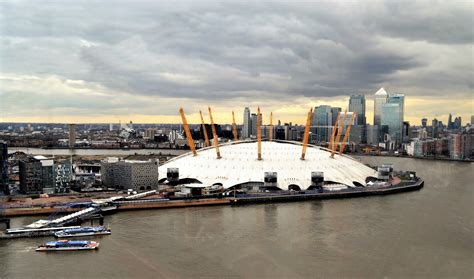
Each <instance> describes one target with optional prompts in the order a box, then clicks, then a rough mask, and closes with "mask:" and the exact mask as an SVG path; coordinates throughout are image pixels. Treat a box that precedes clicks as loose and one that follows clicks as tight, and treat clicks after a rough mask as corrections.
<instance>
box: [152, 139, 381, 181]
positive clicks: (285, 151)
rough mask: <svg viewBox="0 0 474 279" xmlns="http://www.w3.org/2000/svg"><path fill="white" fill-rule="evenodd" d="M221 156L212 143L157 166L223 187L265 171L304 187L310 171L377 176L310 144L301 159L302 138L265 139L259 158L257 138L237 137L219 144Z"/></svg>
mask: <svg viewBox="0 0 474 279" xmlns="http://www.w3.org/2000/svg"><path fill="white" fill-rule="evenodd" d="M219 149H220V153H221V157H222V158H221V159H217V156H216V152H215V149H214V148H213V147H209V148H204V149H200V150H198V151H197V156H193V154H192V153H191V152H189V153H186V154H183V155H181V156H178V157H175V158H173V159H171V160H169V161H168V162H166V163H165V164H163V165H161V166H160V167H159V168H158V172H159V177H160V179H162V178H166V175H167V169H168V168H179V178H180V179H183V178H192V179H197V180H199V181H200V182H202V183H203V184H207V185H212V184H215V183H221V184H222V185H223V186H224V188H229V187H232V186H234V185H237V184H242V183H246V182H263V181H264V173H265V172H277V187H278V188H280V189H282V190H287V189H288V186H289V185H292V184H295V185H298V186H299V187H300V188H301V189H302V190H304V189H307V188H308V187H309V186H310V185H311V172H313V171H321V172H324V180H325V181H332V182H336V183H341V184H345V185H348V186H354V181H356V182H358V183H360V184H362V185H365V184H366V183H365V179H366V178H367V177H368V176H373V177H377V172H376V171H375V170H373V169H372V168H369V167H367V166H365V165H364V164H362V163H360V162H358V161H356V160H354V159H352V158H351V157H349V156H346V155H343V156H339V155H337V154H336V155H334V159H333V158H330V155H331V152H330V151H328V150H327V149H325V148H322V147H319V146H312V145H309V146H308V148H307V150H306V156H305V158H306V159H305V160H301V159H300V157H301V150H302V146H301V143H299V142H282V141H273V142H269V141H263V142H262V158H263V160H261V161H259V160H257V142H256V141H238V142H231V143H227V144H223V145H219Z"/></svg>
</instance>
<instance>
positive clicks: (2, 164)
mask: <svg viewBox="0 0 474 279" xmlns="http://www.w3.org/2000/svg"><path fill="white" fill-rule="evenodd" d="M1 193H4V194H5V195H8V194H9V193H10V190H9V188H8V145H7V143H6V142H3V141H0V194H1Z"/></svg>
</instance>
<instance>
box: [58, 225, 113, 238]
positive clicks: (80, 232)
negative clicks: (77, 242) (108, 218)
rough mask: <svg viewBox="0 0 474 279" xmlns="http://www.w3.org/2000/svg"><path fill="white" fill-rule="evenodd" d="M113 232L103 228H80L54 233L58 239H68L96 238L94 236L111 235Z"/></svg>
mask: <svg viewBox="0 0 474 279" xmlns="http://www.w3.org/2000/svg"><path fill="white" fill-rule="evenodd" d="M111 233H112V232H111V231H110V229H108V228H105V227H103V226H98V227H80V228H72V229H65V230H62V231H58V232H55V233H54V236H55V237H57V238H68V237H82V236H94V235H109V234H111Z"/></svg>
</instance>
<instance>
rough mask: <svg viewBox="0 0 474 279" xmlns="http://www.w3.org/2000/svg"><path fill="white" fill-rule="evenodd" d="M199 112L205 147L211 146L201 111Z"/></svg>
mask: <svg viewBox="0 0 474 279" xmlns="http://www.w3.org/2000/svg"><path fill="white" fill-rule="evenodd" d="M199 114H200V115H201V125H202V132H203V134H204V141H205V142H206V147H209V146H211V144H210V143H209V137H208V136H207V130H206V124H205V123H204V118H203V117H202V111H199Z"/></svg>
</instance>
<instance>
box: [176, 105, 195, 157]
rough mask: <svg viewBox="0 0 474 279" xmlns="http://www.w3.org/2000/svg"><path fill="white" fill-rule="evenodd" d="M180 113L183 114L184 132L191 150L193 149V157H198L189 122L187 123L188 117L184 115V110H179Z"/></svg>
mask: <svg viewBox="0 0 474 279" xmlns="http://www.w3.org/2000/svg"><path fill="white" fill-rule="evenodd" d="M179 113H180V114H181V120H182V121H183V126H184V132H185V133H186V138H187V139H188V145H189V148H191V151H192V152H193V156H196V155H197V152H196V147H195V146H194V140H193V137H192V135H191V131H190V130H189V126H188V121H186V115H184V110H183V108H180V109H179Z"/></svg>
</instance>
